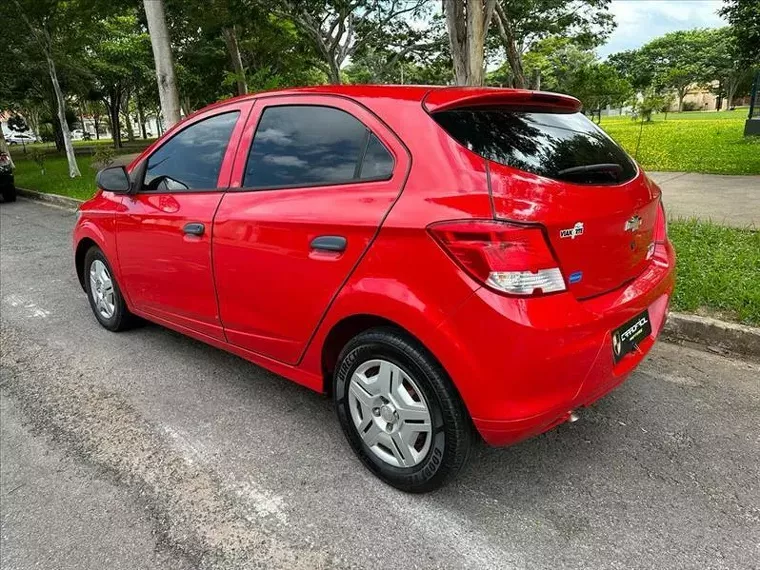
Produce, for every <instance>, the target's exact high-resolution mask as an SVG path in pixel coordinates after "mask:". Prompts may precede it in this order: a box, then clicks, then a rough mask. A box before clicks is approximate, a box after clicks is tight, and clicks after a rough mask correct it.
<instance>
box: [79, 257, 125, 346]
mask: <svg viewBox="0 0 760 570" xmlns="http://www.w3.org/2000/svg"><path fill="white" fill-rule="evenodd" d="M84 288H85V291H86V292H87V299H88V300H89V301H90V307H91V308H92V312H93V313H94V314H95V318H96V319H97V320H98V322H99V323H100V324H101V325H103V326H104V327H105V328H107V329H108V330H110V331H114V332H117V331H122V330H126V329H128V328H131V327H132V326H133V325H134V323H135V321H136V317H135V316H134V315H133V314H132V313H130V312H129V309H128V308H127V304H126V303H125V302H124V297H123V296H122V294H121V289H119V284H118V283H117V282H116V279H115V278H114V275H113V270H112V269H111V266H110V265H109V263H108V260H107V259H106V256H105V255H103V252H102V251H101V250H100V249H99V248H97V247H92V248H90V250H89V251H88V252H87V254H86V255H85V257H84Z"/></svg>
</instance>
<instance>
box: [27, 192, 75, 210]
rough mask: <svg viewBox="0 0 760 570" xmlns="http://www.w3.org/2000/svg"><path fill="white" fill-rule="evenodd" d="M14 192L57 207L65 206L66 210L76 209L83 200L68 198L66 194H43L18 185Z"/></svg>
mask: <svg viewBox="0 0 760 570" xmlns="http://www.w3.org/2000/svg"><path fill="white" fill-rule="evenodd" d="M16 193H17V194H18V195H19V196H23V197H24V198H27V199H29V200H37V201H39V202H47V203H48V204H53V205H55V206H58V207H59V208H65V209H67V210H77V209H78V208H79V205H80V204H82V202H84V200H77V199H76V198H68V197H67V196H59V195H58V194H45V193H44V192H37V191H36V190H27V189H26V188H19V187H18V186H17V187H16Z"/></svg>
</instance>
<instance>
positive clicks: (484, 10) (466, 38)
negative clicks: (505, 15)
mask: <svg viewBox="0 0 760 570" xmlns="http://www.w3.org/2000/svg"><path fill="white" fill-rule="evenodd" d="M495 3H496V0H443V10H444V12H445V15H446V28H447V30H448V32H449V45H450V46H451V58H452V60H453V62H454V76H455V78H456V82H457V85H483V83H484V79H485V67H484V62H485V39H486V34H487V33H488V27H489V25H490V23H491V17H492V16H493V11H494V6H495Z"/></svg>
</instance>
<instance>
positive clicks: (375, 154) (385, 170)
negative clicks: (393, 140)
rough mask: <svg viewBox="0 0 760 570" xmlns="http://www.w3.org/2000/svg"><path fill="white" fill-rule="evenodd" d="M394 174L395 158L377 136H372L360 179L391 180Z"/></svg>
mask: <svg viewBox="0 0 760 570" xmlns="http://www.w3.org/2000/svg"><path fill="white" fill-rule="evenodd" d="M391 174H393V157H392V156H391V153H389V152H388V149H386V148H385V147H384V146H383V143H381V142H380V139H378V138H377V137H376V136H375V135H373V134H370V136H369V141H368V142H367V150H366V152H365V153H364V160H362V167H361V172H360V173H359V178H361V179H362V180H366V179H373V178H389V177H390V176H391Z"/></svg>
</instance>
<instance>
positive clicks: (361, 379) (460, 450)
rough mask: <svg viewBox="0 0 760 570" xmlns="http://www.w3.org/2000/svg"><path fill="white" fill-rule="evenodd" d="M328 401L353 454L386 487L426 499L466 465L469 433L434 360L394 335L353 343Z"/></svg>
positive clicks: (370, 335)
mask: <svg viewBox="0 0 760 570" xmlns="http://www.w3.org/2000/svg"><path fill="white" fill-rule="evenodd" d="M333 394H334V398H335V406H336V412H337V414H338V420H339V421H340V424H341V427H342V429H343V432H344V434H345V435H346V438H347V439H348V441H349V443H350V444H351V447H352V448H353V449H354V452H355V453H356V454H357V456H358V457H359V459H361V461H362V463H364V465H365V466H366V467H367V468H368V469H369V470H370V471H372V472H373V473H374V474H375V475H377V476H378V477H379V478H380V479H382V480H383V481H385V482H386V483H388V484H390V485H392V486H394V487H396V488H398V489H401V490H402V491H407V492H412V493H424V492H427V491H432V490H435V489H437V488H438V487H440V486H441V485H443V484H444V483H445V482H446V481H447V480H448V479H450V478H451V477H453V476H454V475H456V473H457V472H458V471H459V470H460V469H461V468H462V466H463V465H464V464H465V462H466V460H467V456H468V455H469V451H470V445H471V440H472V429H471V424H470V420H469V417H468V415H467V411H466V410H465V407H464V405H463V403H462V401H461V399H460V397H459V394H458V393H457V391H456V390H455V389H454V386H453V384H452V383H451V380H450V379H449V378H448V376H447V375H446V372H445V371H444V370H443V368H442V367H441V365H440V364H439V363H438V362H437V361H436V360H435V359H434V358H433V357H432V355H430V354H429V353H428V351H427V350H425V348H424V347H422V346H421V345H420V344H419V343H417V342H416V341H414V339H411V338H409V337H408V336H406V335H404V334H402V333H401V332H400V331H397V330H395V329H391V328H378V329H372V330H369V331H366V332H363V333H361V334H359V335H358V336H357V337H355V338H354V339H353V340H351V341H350V342H349V343H348V344H347V345H346V347H345V348H344V349H343V351H342V352H341V355H340V357H339V361H338V367H337V371H336V373H335V377H334V390H333Z"/></svg>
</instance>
